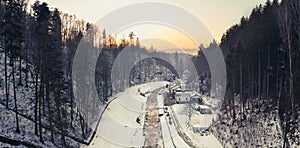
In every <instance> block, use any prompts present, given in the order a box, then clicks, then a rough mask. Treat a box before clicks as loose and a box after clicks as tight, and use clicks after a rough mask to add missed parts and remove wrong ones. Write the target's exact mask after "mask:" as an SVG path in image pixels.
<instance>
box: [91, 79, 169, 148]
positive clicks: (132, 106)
mask: <svg viewBox="0 0 300 148" xmlns="http://www.w3.org/2000/svg"><path fill="white" fill-rule="evenodd" d="M166 83H167V82H151V83H146V84H142V85H138V86H133V87H130V88H128V89H126V90H125V91H124V92H122V93H119V94H117V95H115V97H116V98H115V100H113V101H112V102H111V103H110V104H109V106H108V107H107V109H106V110H105V112H104V113H103V116H102V118H101V119H100V123H99V126H98V129H97V131H96V135H95V137H94V139H93V141H92V142H91V144H90V145H89V146H87V147H89V148H93V147H95V148H99V147H105V148H107V147H108V148H110V147H111V148H113V147H140V146H142V145H143V144H144V140H145V137H144V136H143V123H144V116H145V109H146V101H147V95H146V97H144V96H141V95H140V94H139V93H138V89H140V91H141V92H143V93H144V92H151V91H153V90H155V89H157V88H160V87H163V86H165V85H166ZM137 117H139V118H140V119H141V121H140V123H141V124H138V123H137V122H136V119H137Z"/></svg>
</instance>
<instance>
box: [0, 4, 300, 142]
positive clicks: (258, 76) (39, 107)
mask: <svg viewBox="0 0 300 148" xmlns="http://www.w3.org/2000/svg"><path fill="white" fill-rule="evenodd" d="M299 21H300V1H299V0H282V1H280V2H278V1H277V0H273V1H272V2H271V1H267V2H266V4H265V5H260V6H257V7H255V8H254V9H253V11H252V13H251V15H250V16H245V17H243V18H241V21H240V23H239V24H236V25H234V26H232V27H231V28H229V29H228V30H227V31H226V33H225V34H224V35H223V37H222V40H221V43H220V44H219V46H220V47H221V49H222V51H223V55H224V58H225V60H226V68H227V69H226V71H227V90H226V95H225V97H224V102H223V104H222V108H221V111H220V112H219V114H218V118H217V119H215V122H214V124H213V125H212V128H211V132H212V134H213V135H215V137H217V139H218V140H219V141H220V143H222V144H223V146H228V147H230V146H238V147H255V146H262V147H268V146H280V147H291V146H295V147H297V146H299V145H300V140H299V138H300V137H299V134H300V129H299V128H300V126H299V124H300V121H299V120H300V117H299V116H300V99H299V98H300V91H299V90H300V85H299V83H300V75H299V73H300V62H299V56H300V22H299ZM128 37H129V39H126V38H121V39H117V38H115V37H114V36H113V35H110V34H107V32H106V31H105V28H99V27H98V26H96V25H94V24H92V23H89V22H86V21H84V20H81V19H78V18H77V17H76V16H75V15H71V14H67V13H64V12H62V11H60V10H58V9H56V8H51V9H50V6H48V5H47V4H46V3H41V2H39V1H36V2H35V3H34V4H33V5H30V4H29V1H28V0H1V1H0V125H1V128H0V147H5V146H8V147H11V146H20V145H21V146H26V147H80V146H81V145H88V144H90V140H91V139H92V138H93V133H94V132H95V129H94V127H90V126H89V125H88V124H87V123H88V122H91V121H87V120H89V117H87V115H86V114H85V113H83V112H81V111H82V108H84V106H82V104H77V103H76V101H75V97H74V94H75V92H74V90H79V89H82V90H83V91H85V92H86V93H87V94H89V91H92V90H90V89H89V87H85V85H82V86H78V87H77V88H75V89H74V86H73V84H74V82H73V81H74V80H72V67H73V60H74V56H75V53H76V49H77V47H78V45H79V43H80V42H81V43H82V44H85V47H87V52H89V50H100V49H101V52H100V54H99V55H94V56H96V57H98V61H97V64H96V69H95V85H96V88H97V95H98V97H97V98H95V99H99V100H100V103H102V105H106V103H107V101H108V100H109V97H111V96H113V95H115V94H117V93H119V92H122V91H124V90H125V89H126V87H129V86H134V85H138V84H142V83H146V82H152V81H170V82H171V81H173V80H175V79H176V78H178V77H179V76H181V77H184V78H186V79H185V80H186V83H187V89H188V90H193V91H196V92H198V93H200V94H202V95H204V96H209V95H210V87H211V84H210V83H211V81H210V72H209V65H208V63H207V61H206V58H205V55H204V54H203V52H202V50H204V49H206V50H209V49H210V47H211V46H216V45H217V43H216V42H213V43H211V45H209V46H208V47H204V46H203V45H201V46H200V47H199V51H198V54H197V55H188V54H185V53H177V52H176V53H162V52H161V51H156V50H155V49H147V48H146V47H144V46H143V45H141V44H140V41H139V39H138V37H135V36H134V34H133V32H129V33H128ZM125 48H132V49H134V50H139V54H137V55H134V56H131V57H132V58H136V59H138V57H143V56H144V55H146V54H148V55H156V54H160V55H161V56H162V57H165V58H166V59H167V58H168V60H169V61H172V62H171V63H167V62H166V61H164V60H160V59H156V58H147V59H145V60H142V61H139V62H138V63H137V64H136V65H135V66H134V67H133V68H132V69H129V72H130V77H129V78H124V77H123V76H122V73H121V72H120V73H119V76H120V79H118V82H119V83H118V85H117V86H113V84H112V79H111V75H112V68H113V66H119V67H121V66H122V64H125V65H126V63H114V62H115V60H116V58H117V56H118V55H119V54H120V53H121V52H122V51H123V50H125ZM187 58H188V59H190V60H191V61H192V63H193V65H194V66H195V68H196V71H197V76H192V75H190V73H189V72H190V69H188V68H186V67H187V65H188V62H187V61H188V60H187ZM133 60H134V59H133ZM114 64H116V65H114ZM170 64H172V65H175V66H172V65H170ZM184 68H186V69H184ZM175 69H177V70H178V71H176V70H175ZM83 79H84V80H88V79H91V78H89V77H83ZM87 82H88V81H87ZM96 107H97V106H96V104H94V106H89V109H91V110H94V109H95V108H96ZM95 114H99V113H95ZM89 116H96V115H94V114H92V115H89ZM93 122H96V121H93ZM264 130H265V131H264ZM262 131H264V132H262ZM267 131H271V132H267ZM254 135H255V137H253V136H254ZM274 140H275V141H276V142H274V143H273V141H274Z"/></svg>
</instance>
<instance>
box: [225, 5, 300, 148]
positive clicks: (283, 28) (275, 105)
mask: <svg viewBox="0 0 300 148" xmlns="http://www.w3.org/2000/svg"><path fill="white" fill-rule="evenodd" d="M299 14H300V2H299V0H282V1H281V2H280V3H279V2H278V1H277V0H274V1H273V2H270V1H269V0H268V1H267V2H266V4H265V5H264V6H262V5H259V6H257V7H255V8H254V9H253V10H252V13H251V14H250V16H249V17H242V18H241V21H240V23H239V24H236V25H234V26H232V27H231V28H230V29H228V30H227V32H226V33H225V34H224V35H223V37H222V40H221V44H220V47H221V48H222V50H223V54H224V56H225V59H226V66H227V82H228V83H227V84H228V86H227V91H226V97H225V102H224V110H225V113H226V114H228V115H229V116H231V118H232V119H233V122H235V121H238V123H239V124H241V122H242V121H244V120H246V116H245V114H248V113H249V112H256V113H259V112H268V111H270V110H274V109H279V117H280V119H281V123H282V124H281V125H282V129H284V131H283V133H284V145H283V146H284V147H285V146H287V144H288V140H287V139H288V138H291V139H293V140H292V141H297V138H296V137H297V135H295V129H296V128H298V126H299V119H298V118H299V115H298V113H299V104H300V99H299V98H300V93H299V90H300V84H299V83H300V75H299V72H300V61H299V58H300V57H299V56H300V50H299V49H300V30H299V28H300V22H299V19H300V18H299V17H300V15H299ZM237 94H238V95H237ZM236 96H238V97H239V98H238V100H236V99H235V98H236ZM236 102H238V104H235V103H236ZM237 110H238V111H239V114H240V115H237V114H238V113H237ZM297 111H298V112H297ZM237 116H239V118H238V117H237ZM287 135H289V137H287ZM298 136H299V135H298ZM292 141H289V142H292ZM298 142H299V137H298ZM298 144H299V143H298Z"/></svg>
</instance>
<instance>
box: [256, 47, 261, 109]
mask: <svg viewBox="0 0 300 148" xmlns="http://www.w3.org/2000/svg"><path fill="white" fill-rule="evenodd" d="M258 51H259V52H258V82H257V83H258V88H257V90H258V98H257V99H258V111H260V99H261V96H260V95H261V93H260V91H261V89H260V88H261V86H260V76H261V74H260V73H261V71H260V69H261V68H260V48H259V50H258Z"/></svg>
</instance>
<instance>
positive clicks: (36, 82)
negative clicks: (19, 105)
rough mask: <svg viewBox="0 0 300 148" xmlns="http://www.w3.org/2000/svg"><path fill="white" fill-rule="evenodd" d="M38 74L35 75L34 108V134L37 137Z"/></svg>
mask: <svg viewBox="0 0 300 148" xmlns="http://www.w3.org/2000/svg"><path fill="white" fill-rule="evenodd" d="M38 98H39V96H38V74H35V106H34V133H35V135H36V136H38V135H39V134H38V112H37V110H38V100H39V99H38Z"/></svg>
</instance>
